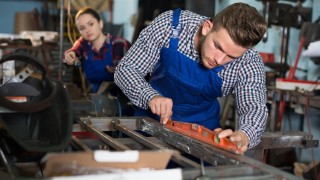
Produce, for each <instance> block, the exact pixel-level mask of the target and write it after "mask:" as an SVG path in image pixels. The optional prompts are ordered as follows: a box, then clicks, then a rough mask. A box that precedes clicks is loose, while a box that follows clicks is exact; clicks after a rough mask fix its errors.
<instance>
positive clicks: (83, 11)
mask: <svg viewBox="0 0 320 180" xmlns="http://www.w3.org/2000/svg"><path fill="white" fill-rule="evenodd" d="M82 14H91V15H92V16H93V17H94V18H95V19H97V21H98V22H99V21H100V20H101V17H100V15H99V13H98V12H97V11H96V10H94V9H92V8H90V7H84V8H81V9H80V10H79V11H78V12H77V14H76V16H75V19H78V17H79V16H81V15H82Z"/></svg>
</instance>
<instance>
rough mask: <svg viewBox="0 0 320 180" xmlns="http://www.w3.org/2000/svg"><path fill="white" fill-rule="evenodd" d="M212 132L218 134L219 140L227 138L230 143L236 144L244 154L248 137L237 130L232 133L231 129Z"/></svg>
mask: <svg viewBox="0 0 320 180" xmlns="http://www.w3.org/2000/svg"><path fill="white" fill-rule="evenodd" d="M214 132H216V133H219V135H218V137H219V138H225V137H229V139H230V141H231V142H233V143H234V144H236V145H237V146H238V148H240V150H241V151H242V152H246V151H247V150H248V145H249V144H250V141H249V138H248V136H247V135H246V134H245V133H244V132H243V131H240V130H239V131H235V132H233V131H232V130H231V129H226V130H222V129H221V128H217V129H215V130H214Z"/></svg>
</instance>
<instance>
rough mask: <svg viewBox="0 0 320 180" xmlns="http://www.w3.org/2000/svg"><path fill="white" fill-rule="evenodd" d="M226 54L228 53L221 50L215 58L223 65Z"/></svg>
mask: <svg viewBox="0 0 320 180" xmlns="http://www.w3.org/2000/svg"><path fill="white" fill-rule="evenodd" d="M226 56H227V55H226V54H225V53H223V52H221V53H219V54H218V55H217V56H216V57H215V60H216V61H217V63H218V65H221V64H222V63H223V60H224V59H225V57H226Z"/></svg>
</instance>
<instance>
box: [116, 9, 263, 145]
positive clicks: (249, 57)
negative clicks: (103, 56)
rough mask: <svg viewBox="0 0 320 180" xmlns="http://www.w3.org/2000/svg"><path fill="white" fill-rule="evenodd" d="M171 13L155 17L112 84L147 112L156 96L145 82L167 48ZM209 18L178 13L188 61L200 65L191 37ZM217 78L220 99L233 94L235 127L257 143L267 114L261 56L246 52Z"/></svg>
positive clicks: (183, 48) (192, 37)
mask: <svg viewBox="0 0 320 180" xmlns="http://www.w3.org/2000/svg"><path fill="white" fill-rule="evenodd" d="M172 14H173V11H167V12H164V13H162V14H161V15H159V16H158V17H157V18H155V19H154V20H153V21H152V22H151V24H150V25H149V26H147V27H146V28H145V29H144V30H143V31H142V32H141V33H140V35H139V38H138V39H137V41H136V42H135V43H134V44H133V46H132V47H131V48H130V50H129V51H128V52H127V54H126V55H125V56H124V58H123V59H122V60H121V61H120V63H119V65H118V66H117V70H116V72H115V83H116V84H117V85H118V86H119V87H120V88H121V89H122V91H123V92H124V94H126V95H127V96H128V97H129V99H130V100H131V102H132V103H133V104H134V105H136V106H139V107H141V108H144V109H147V108H148V102H149V100H150V99H151V98H152V97H153V96H155V95H159V93H158V92H157V91H155V90H154V89H153V88H152V87H151V86H150V84H149V83H148V82H147V81H146V80H145V76H146V75H147V74H149V73H152V71H153V69H154V67H155V65H156V64H157V62H158V61H159V59H160V49H161V48H162V47H169V40H170V36H171V33H172V30H171V29H172V27H171V26H172V25H171V24H172ZM206 19H208V17H204V16H200V15H198V14H195V13H192V12H190V11H187V10H185V11H181V15H180V19H179V23H180V24H181V28H182V31H181V32H180V39H179V48H178V50H179V51H180V52H181V53H183V54H184V55H186V56H188V57H189V58H191V59H195V60H196V61H197V62H199V53H198V51H197V50H196V49H195V45H194V36H195V34H196V32H197V31H198V29H199V27H200V25H201V24H202V22H203V21H204V20H206ZM218 75H219V76H220V77H221V78H222V79H223V85H222V90H221V91H222V94H223V96H227V95H230V94H232V93H235V98H236V106H237V115H238V123H237V124H238V127H237V129H239V130H242V131H244V132H245V133H246V134H247V135H248V137H249V139H250V142H251V144H250V146H249V148H251V147H254V146H255V145H257V144H258V143H259V142H260V137H261V134H262V132H263V131H264V128H265V125H266V121H267V117H268V112H267V107H266V87H265V71H264V64H263V62H262V58H261V56H260V55H259V54H258V52H257V51H255V50H253V49H249V50H248V51H247V52H246V53H245V54H244V55H243V56H242V57H241V58H238V59H235V60H233V61H232V62H231V63H228V64H227V65H225V67H224V69H223V70H221V71H220V72H219V73H218Z"/></svg>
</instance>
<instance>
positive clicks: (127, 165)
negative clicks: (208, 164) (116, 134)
mask: <svg viewBox="0 0 320 180" xmlns="http://www.w3.org/2000/svg"><path fill="white" fill-rule="evenodd" d="M173 153H174V151H172V150H165V151H160V150H159V151H151V150H150V151H116V152H112V151H104V150H97V151H92V152H71V153H60V154H54V153H50V154H47V155H46V156H45V157H44V158H43V159H42V162H43V163H44V165H45V168H44V172H43V173H44V176H45V177H57V176H58V177H59V176H60V177H61V176H79V175H91V174H119V173H120V174H124V173H125V174H126V173H129V172H130V173H134V172H135V173H140V174H141V173H142V174H143V173H150V172H151V171H152V172H153V171H154V170H164V169H165V168H166V166H167V164H168V162H169V160H170V158H171V156H172V154H173ZM175 173H177V172H175ZM181 176H182V175H181Z"/></svg>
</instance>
